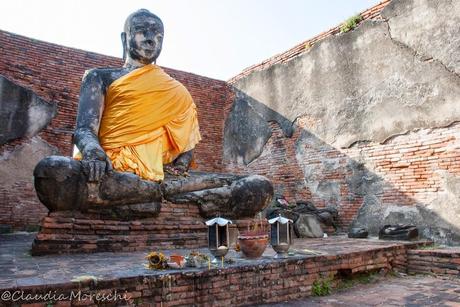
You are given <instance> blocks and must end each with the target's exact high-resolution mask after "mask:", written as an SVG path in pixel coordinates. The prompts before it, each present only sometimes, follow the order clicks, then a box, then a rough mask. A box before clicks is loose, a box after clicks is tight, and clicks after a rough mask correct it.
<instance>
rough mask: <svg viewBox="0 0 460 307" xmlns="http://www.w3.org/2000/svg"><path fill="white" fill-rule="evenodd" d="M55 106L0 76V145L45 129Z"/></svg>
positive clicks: (53, 113)
mask: <svg viewBox="0 0 460 307" xmlns="http://www.w3.org/2000/svg"><path fill="white" fill-rule="evenodd" d="M55 114H56V106H55V105H54V104H51V103H48V102H46V101H45V100H43V99H41V98H40V97H38V96H37V95H36V94H34V93H33V92H32V91H30V90H28V89H25V88H23V87H21V86H19V85H17V84H15V83H13V82H11V81H9V80H8V79H6V78H5V77H3V76H2V75H0V145H2V144H5V143H7V142H8V141H11V140H14V139H17V138H20V137H24V136H27V137H31V136H34V135H35V134H37V133H38V132H39V131H40V130H42V129H43V128H44V127H46V126H47V125H48V124H49V122H50V121H51V119H52V118H53V117H54V116H55Z"/></svg>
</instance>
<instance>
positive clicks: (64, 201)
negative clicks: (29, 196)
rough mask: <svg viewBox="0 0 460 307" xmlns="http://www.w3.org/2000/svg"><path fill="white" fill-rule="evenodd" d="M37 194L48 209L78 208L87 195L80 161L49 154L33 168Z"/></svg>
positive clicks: (83, 202)
mask: <svg viewBox="0 0 460 307" xmlns="http://www.w3.org/2000/svg"><path fill="white" fill-rule="evenodd" d="M34 177H35V180H34V184H35V190H36V191H37V196H38V198H39V199H40V201H41V202H42V203H43V204H44V205H45V206H46V207H47V208H48V209H49V210H50V211H60V210H78V209H80V208H82V206H83V204H85V202H86V199H87V197H88V188H87V186H86V184H85V181H86V178H85V176H84V174H83V171H82V167H81V163H80V162H79V161H76V160H74V159H72V158H69V157H62V156H50V157H47V158H44V159H43V160H41V161H40V162H39V163H38V164H37V166H36V167H35V169H34Z"/></svg>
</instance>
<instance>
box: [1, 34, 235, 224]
mask: <svg viewBox="0 0 460 307" xmlns="http://www.w3.org/2000/svg"><path fill="white" fill-rule="evenodd" d="M0 54H1V55H2V56H1V57H0V74H2V75H3V76H5V77H6V78H8V79H9V80H11V81H13V82H15V83H17V84H18V85H20V86H23V87H25V88H28V89H30V90H32V91H34V92H35V93H36V94H37V95H38V96H40V97H42V98H43V99H45V100H47V101H49V102H52V103H54V104H56V105H57V115H56V117H55V118H54V119H53V120H52V122H51V123H50V125H48V126H47V127H46V128H45V129H43V130H42V131H41V132H40V133H39V137H41V138H42V139H44V140H45V141H47V142H48V143H49V144H51V145H53V146H55V147H57V148H58V149H59V150H60V152H61V154H62V155H70V154H71V150H72V146H71V138H72V133H73V129H74V125H75V119H76V112H77V106H78V94H79V88H80V81H81V77H82V75H83V73H84V71H85V70H87V69H90V68H94V67H119V66H121V65H122V60H121V59H120V58H116V57H110V56H106V55H101V54H96V53H92V52H87V51H84V50H78V49H74V48H68V47H64V46H59V45H56V44H51V43H47V42H43V41H38V40H35V39H31V38H27V37H23V36H20V35H16V34H13V33H9V32H5V31H0ZM160 63H161V57H160ZM165 71H166V72H167V73H169V74H170V75H171V76H172V77H174V78H176V79H177V80H179V81H180V82H182V83H183V84H184V85H185V86H186V87H187V88H188V90H189V91H190V93H191V95H192V96H193V98H194V100H195V103H196V104H197V107H198V112H199V121H200V128H201V133H202V137H203V141H202V142H201V143H200V144H199V145H198V147H197V149H196V162H197V164H198V168H199V169H200V170H203V171H220V170H221V168H222V160H221V157H222V135H223V133H222V129H223V109H224V107H225V105H226V104H227V100H226V99H227V96H228V95H227V93H228V92H229V87H228V85H227V83H226V82H224V81H219V80H215V79H210V78H207V77H203V76H198V75H195V74H192V73H187V72H183V71H178V70H174V69H169V68H165ZM26 141H27V140H26V139H18V140H14V141H12V142H10V143H9V144H5V145H3V146H0V154H5V153H8V152H11V151H12V150H13V149H14V148H16V146H19V145H21V144H23V143H24V142H26ZM30 173H31V174H32V170H30ZM31 177H32V176H31ZM11 183H12V186H14V187H13V188H12V187H0V225H2V224H8V225H13V226H14V228H16V229H19V228H23V227H24V226H25V225H27V224H37V223H38V222H39V220H40V219H41V217H43V216H44V215H45V214H46V209H45V208H44V206H42V205H40V204H39V203H38V200H37V198H36V196H35V193H34V191H33V188H32V182H26V183H24V182H14V178H12V182H11Z"/></svg>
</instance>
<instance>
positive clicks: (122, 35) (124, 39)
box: [121, 32, 128, 62]
mask: <svg viewBox="0 0 460 307" xmlns="http://www.w3.org/2000/svg"><path fill="white" fill-rule="evenodd" d="M121 44H122V45H123V62H124V61H126V56H127V53H128V50H126V48H127V45H126V32H121Z"/></svg>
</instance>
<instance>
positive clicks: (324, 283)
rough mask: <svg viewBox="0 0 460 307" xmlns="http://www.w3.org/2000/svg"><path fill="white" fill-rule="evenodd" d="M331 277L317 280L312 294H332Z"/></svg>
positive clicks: (312, 288)
mask: <svg viewBox="0 0 460 307" xmlns="http://www.w3.org/2000/svg"><path fill="white" fill-rule="evenodd" d="M331 281H332V279H331V278H322V279H318V280H315V281H314V282H313V285H312V287H311V294H312V295H313V296H326V295H329V294H331V290H332V285H331Z"/></svg>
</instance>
